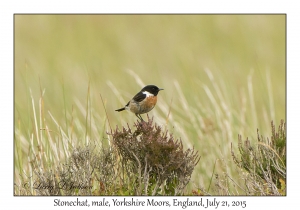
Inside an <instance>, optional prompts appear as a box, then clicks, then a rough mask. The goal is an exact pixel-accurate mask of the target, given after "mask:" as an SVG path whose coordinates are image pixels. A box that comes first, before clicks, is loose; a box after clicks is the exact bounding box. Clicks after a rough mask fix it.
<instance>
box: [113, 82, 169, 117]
mask: <svg viewBox="0 0 300 210" xmlns="http://www.w3.org/2000/svg"><path fill="white" fill-rule="evenodd" d="M161 90H163V89H161V88H158V87H156V86H155V85H147V86H145V87H144V88H143V89H142V90H141V91H140V92H138V93H137V94H136V95H135V96H134V97H133V98H132V99H131V100H130V101H129V102H128V103H127V104H126V105H125V106H124V107H123V108H121V109H117V110H115V111H118V112H120V111H123V110H128V111H131V112H133V113H134V114H135V115H136V116H137V118H139V119H140V120H141V121H144V120H143V118H142V117H141V114H145V113H147V112H150V111H151V110H152V109H153V108H154V106H155V104H156V102H157V94H158V92H159V91H161Z"/></svg>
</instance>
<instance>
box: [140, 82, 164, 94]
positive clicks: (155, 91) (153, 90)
mask: <svg viewBox="0 0 300 210" xmlns="http://www.w3.org/2000/svg"><path fill="white" fill-rule="evenodd" d="M160 90H163V89H161V88H158V87H156V86H155V85H147V86H145V87H144V88H143V89H142V90H141V92H144V91H147V92H149V93H151V94H153V95H155V96H156V95H157V94H158V92H159V91H160Z"/></svg>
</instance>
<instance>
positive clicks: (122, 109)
mask: <svg viewBox="0 0 300 210" xmlns="http://www.w3.org/2000/svg"><path fill="white" fill-rule="evenodd" d="M124 110H125V107H123V108H121V109H117V110H115V111H117V112H121V111H124Z"/></svg>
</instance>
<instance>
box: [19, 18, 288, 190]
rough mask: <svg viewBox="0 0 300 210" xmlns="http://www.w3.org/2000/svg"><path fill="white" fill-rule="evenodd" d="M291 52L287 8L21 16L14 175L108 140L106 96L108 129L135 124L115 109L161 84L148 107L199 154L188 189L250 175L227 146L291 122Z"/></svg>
mask: <svg viewBox="0 0 300 210" xmlns="http://www.w3.org/2000/svg"><path fill="white" fill-rule="evenodd" d="M285 51H286V47H285V16H284V15H87V16H85V15H15V64H14V65H15V115H14V117H15V119H14V121H15V139H14V140H15V141H14V144H15V154H14V155H15V159H14V163H15V171H14V175H15V183H20V182H21V179H22V177H21V176H20V174H24V173H25V174H26V175H27V176H28V177H30V175H32V173H33V171H32V170H33V166H32V165H30V162H31V161H32V160H34V159H35V158H37V159H40V160H41V162H42V163H43V165H42V166H43V167H44V168H51V167H55V166H58V165H59V163H60V162H63V161H64V160H66V158H68V157H69V156H70V155H71V151H72V148H75V147H77V146H85V145H86V144H88V143H90V142H96V143H97V144H98V145H105V146H108V144H109V139H108V138H109V136H107V135H106V132H107V131H109V130H110V128H109V124H108V119H107V117H106V114H105V110H104V107H103V105H102V102H101V97H100V94H101V96H102V98H103V100H104V105H105V107H106V110H107V116H108V118H109V122H110V125H111V127H112V128H115V127H116V126H119V127H121V126H122V125H126V124H127V123H128V124H129V125H130V126H132V125H133V123H134V121H135V120H136V117H135V115H133V114H131V113H127V112H121V113H118V112H115V111H114V110H115V109H117V108H120V107H122V106H124V105H125V104H126V103H127V102H128V100H130V99H131V97H132V96H133V95H134V94H135V93H136V92H137V91H139V90H140V88H141V87H143V86H144V85H145V84H155V85H157V86H158V87H160V88H164V91H161V92H160V93H159V96H158V97H159V98H158V103H157V106H156V107H155V109H154V110H153V111H151V112H150V113H149V116H150V117H152V116H153V117H154V121H155V122H156V123H158V124H159V125H161V126H163V127H164V128H165V129H168V130H169V132H172V133H173V135H174V136H175V137H176V138H181V139H182V141H183V144H184V147H185V148H187V147H189V148H190V147H192V146H194V147H195V150H197V151H199V154H200V155H201V161H200V162H199V163H198V165H197V167H196V168H195V170H194V172H193V176H192V181H191V183H190V186H189V187H190V188H191V189H194V188H196V187H198V186H202V187H203V188H204V189H206V190H208V189H209V191H210V192H211V193H213V192H214V188H215V186H214V184H211V183H212V182H211V180H212V179H213V180H214V179H215V178H214V173H218V174H222V173H224V172H226V173H227V174H228V175H229V176H230V177H232V178H234V179H235V180H238V182H242V180H240V179H239V171H238V170H237V167H236V166H235V165H234V163H233V161H232V157H231V151H230V145H231V143H233V146H234V147H233V149H234V150H235V151H237V150H238V148H237V145H238V134H240V135H242V136H244V137H249V139H250V140H251V139H256V135H257V134H256V129H259V131H260V134H262V135H264V136H268V135H269V134H270V133H271V131H270V126H269V125H270V122H271V121H272V120H273V121H274V122H275V124H276V123H279V122H280V120H281V119H284V120H285V118H286V116H285V109H286V104H285V97H286V95H285V62H286V60H285ZM144 118H145V117H144Z"/></svg>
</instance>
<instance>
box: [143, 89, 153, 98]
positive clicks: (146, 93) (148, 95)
mask: <svg viewBox="0 0 300 210" xmlns="http://www.w3.org/2000/svg"><path fill="white" fill-rule="evenodd" d="M143 94H145V95H146V97H147V98H148V97H150V96H154V95H153V94H152V93H149V92H148V91H144V92H143Z"/></svg>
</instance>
